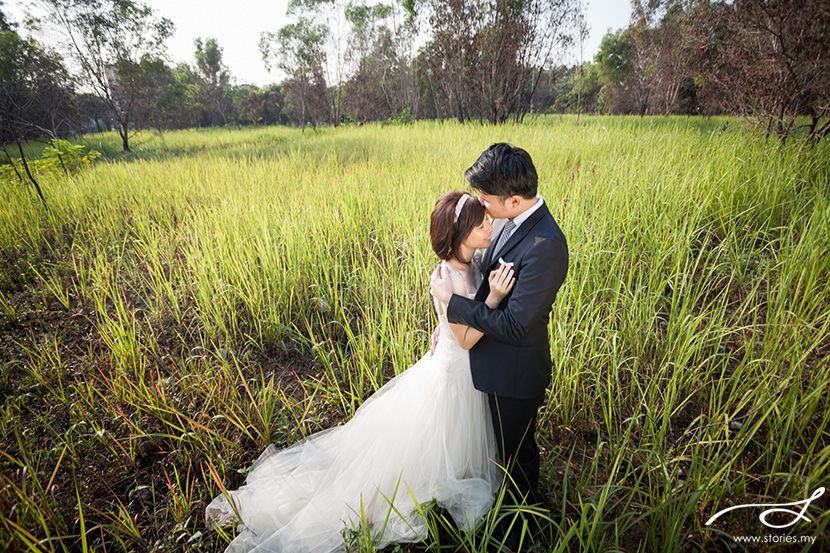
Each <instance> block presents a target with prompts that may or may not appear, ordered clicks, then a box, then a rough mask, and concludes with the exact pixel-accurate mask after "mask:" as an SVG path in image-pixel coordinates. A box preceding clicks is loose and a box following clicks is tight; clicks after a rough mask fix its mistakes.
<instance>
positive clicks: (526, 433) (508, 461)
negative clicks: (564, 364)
mask: <svg viewBox="0 0 830 553" xmlns="http://www.w3.org/2000/svg"><path fill="white" fill-rule="evenodd" d="M488 398H489V400H490V415H491V417H492V418H493V428H494V429H495V431H496V443H497V444H498V448H499V458H500V459H501V462H502V464H503V466H504V468H505V469H506V470H507V471H508V474H509V475H510V477H511V478H512V483H511V482H508V484H509V487H508V490H510V491H512V492H513V494H515V495H516V500H517V501H521V500H522V498H526V499H527V502H528V503H538V502H539V501H538V497H537V490H538V488H539V447H538V446H537V445H536V417H537V413H538V410H539V407H540V406H541V405H542V403H544V401H545V395H544V394H542V395H541V396H539V397H536V398H532V399H516V398H508V397H502V396H498V395H496V394H488Z"/></svg>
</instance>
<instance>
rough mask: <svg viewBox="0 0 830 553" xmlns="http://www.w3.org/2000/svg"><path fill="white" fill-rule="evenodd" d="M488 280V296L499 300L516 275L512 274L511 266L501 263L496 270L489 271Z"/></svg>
mask: <svg viewBox="0 0 830 553" xmlns="http://www.w3.org/2000/svg"><path fill="white" fill-rule="evenodd" d="M488 280H489V283H490V296H489V298H492V299H494V300H496V301H497V302H500V301H501V300H503V299H504V297H505V296H506V295H507V294H508V293H509V292H510V290H511V289H512V288H513V285H514V284H515V283H516V277H514V276H513V267H512V266H510V265H502V266H501V267H499V268H498V269H497V270H495V271H493V272H492V273H490V278H489V279H488ZM489 298H488V299H489Z"/></svg>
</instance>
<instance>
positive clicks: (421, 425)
mask: <svg viewBox="0 0 830 553" xmlns="http://www.w3.org/2000/svg"><path fill="white" fill-rule="evenodd" d="M445 266H446V264H445ZM452 272H453V278H454V279H458V278H461V275H460V274H459V273H457V272H454V271H452ZM480 279H481V276H480V274H479V275H478V282H477V283H476V284H478V283H480ZM467 291H468V296H469V297H472V296H473V295H474V290H472V294H471V293H470V289H469V287H468V288H467ZM436 308H438V306H436ZM438 310H439V311H441V309H438ZM439 321H440V323H439V326H440V327H441V333H440V337H439V340H438V344H437V346H436V348H435V353H434V355H432V356H430V355H429V353H427V354H426V355H424V357H422V358H421V359H420V360H419V361H418V362H417V363H415V364H414V365H413V366H412V367H410V368H409V369H407V370H406V371H404V372H403V373H401V374H400V375H398V376H397V377H395V378H393V379H392V380H390V381H389V382H388V383H387V384H386V385H385V386H383V387H382V388H381V389H380V390H378V391H377V392H376V393H375V394H374V395H372V396H371V397H370V398H369V399H368V400H366V401H365V402H364V403H363V405H362V406H361V407H360V408H359V409H358V410H357V412H356V413H355V415H354V418H352V419H351V420H350V421H348V422H347V423H346V424H344V425H342V426H337V427H334V428H331V429H328V430H324V431H322V432H318V433H316V434H314V435H312V436H310V437H309V438H307V439H305V440H303V441H302V442H299V443H297V444H295V445H293V446H291V447H289V448H287V449H283V450H277V449H276V448H275V447H274V446H273V445H272V446H269V447H268V448H267V449H266V450H265V452H264V453H263V454H262V455H261V456H260V458H259V459H258V460H257V461H256V463H255V464H254V466H253V468H252V469H251V472H250V473H249V474H248V477H247V481H246V483H245V485H244V486H242V487H241V488H239V489H238V490H236V491H230V492H228V495H229V496H230V498H231V499H232V501H233V503H234V504H235V506H236V510H237V514H238V516H236V514H235V513H234V509H233V508H232V507H231V505H230V503H229V502H228V500H227V498H226V496H225V495H224V494H223V495H220V496H218V497H216V498H215V499H214V500H213V501H212V502H211V503H210V505H209V506H208V507H207V510H206V517H207V520H208V523H209V524H216V525H220V526H224V525H227V524H229V523H232V522H237V523H239V526H238V529H239V533H238V535H237V537H236V539H234V540H233V542H232V543H231V544H230V546H229V547H228V549H227V552H229V553H230V552H233V553H237V552H239V553H241V552H243V551H244V552H251V551H256V552H266V551H267V552H280V553H301V552H303V553H304V552H309V553H311V552H314V553H318V552H319V553H326V552H331V551H337V550H342V549H343V546H344V537H343V532H344V530H357V531H360V532H361V533H363V532H365V530H366V529H365V528H361V524H362V522H361V521H362V520H363V521H365V522H366V524H367V525H368V526H370V528H369V531H370V532H371V533H372V535H373V540H374V543H375V546H376V547H379V548H380V547H384V546H386V545H388V544H389V543H392V542H414V541H418V540H419V539H426V538H427V535H428V531H427V525H426V523H425V521H424V520H423V518H422V517H421V516H420V515H419V514H418V512H417V510H416V502H417V503H425V502H429V501H431V500H433V499H434V500H436V501H437V503H438V505H439V506H441V507H443V508H444V509H446V511H447V512H448V513H449V514H450V515H451V516H452V518H453V519H454V522H455V524H456V525H457V526H458V527H459V528H460V529H462V530H465V531H470V530H473V529H474V528H475V526H476V525H477V524H478V523H479V522H480V521H481V519H482V517H483V516H484V515H485V514H486V513H487V511H488V510H489V509H490V507H491V506H492V504H493V499H494V494H495V492H496V491H497V490H498V488H499V486H500V484H501V480H502V474H503V473H502V471H501V469H500V468H499V467H498V465H497V464H496V462H497V460H496V455H497V453H496V443H495V438H494V435H493V427H492V423H491V421H490V413H489V406H488V403H487V396H486V395H485V394H482V393H481V392H479V391H478V390H476V389H475V388H473V382H472V377H471V375H470V360H469V355H468V353H467V351H465V350H463V349H461V347H460V346H459V345H458V344H457V343H456V342H455V340H454V338H453V335H452V332H451V331H450V328H449V327H448V325H447V319H446V314H444V313H440V312H439ZM361 513H362V518H361Z"/></svg>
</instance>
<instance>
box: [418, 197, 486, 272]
mask: <svg viewBox="0 0 830 553" xmlns="http://www.w3.org/2000/svg"><path fill="white" fill-rule="evenodd" d="M464 194H466V192H458V191H454V192H447V193H446V194H444V195H443V196H441V197H440V198H438V201H437V202H436V203H435V208H434V209H433V210H432V215H431V216H430V218H429V238H430V241H431V242H432V251H434V252H435V255H437V256H438V258H439V259H442V260H445V261H446V260H447V259H452V258H453V257H454V258H456V259H458V260H459V261H463V260H462V259H461V258H459V257H458V255H459V254H458V249H459V247H460V246H461V244H462V243H464V240H466V239H467V237H468V236H469V235H470V233H471V232H472V231H473V229H474V228H476V227H477V226H478V225H480V224H481V222H482V221H483V220H484V214H485V211H484V206H483V205H481V202H479V201H478V198H476V197H472V198H467V201H465V202H464V205H463V206H462V207H461V212H460V213H459V214H458V217H457V218H456V216H455V206H456V204H458V200H459V198H461V196H463V195H464Z"/></svg>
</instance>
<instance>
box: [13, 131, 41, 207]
mask: <svg viewBox="0 0 830 553" xmlns="http://www.w3.org/2000/svg"><path fill="white" fill-rule="evenodd" d="M14 141H15V143H16V144H17V150H18V151H19V152H20V161H22V162H23V168H24V169H26V175H27V176H28V177H29V180H30V181H32V184H34V185H35V190H37V195H38V196H40V201H41V202H43V207H45V208H47V209H48V208H49V206H48V205H46V198H44V197H43V192H41V191H40V185H39V184H38V183H37V180H35V177H33V176H32V172H31V171H30V170H29V164H28V163H26V154H24V153H23V146H22V145H21V144H20V139H19V138H18V137H16V136H15V137H14Z"/></svg>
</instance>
